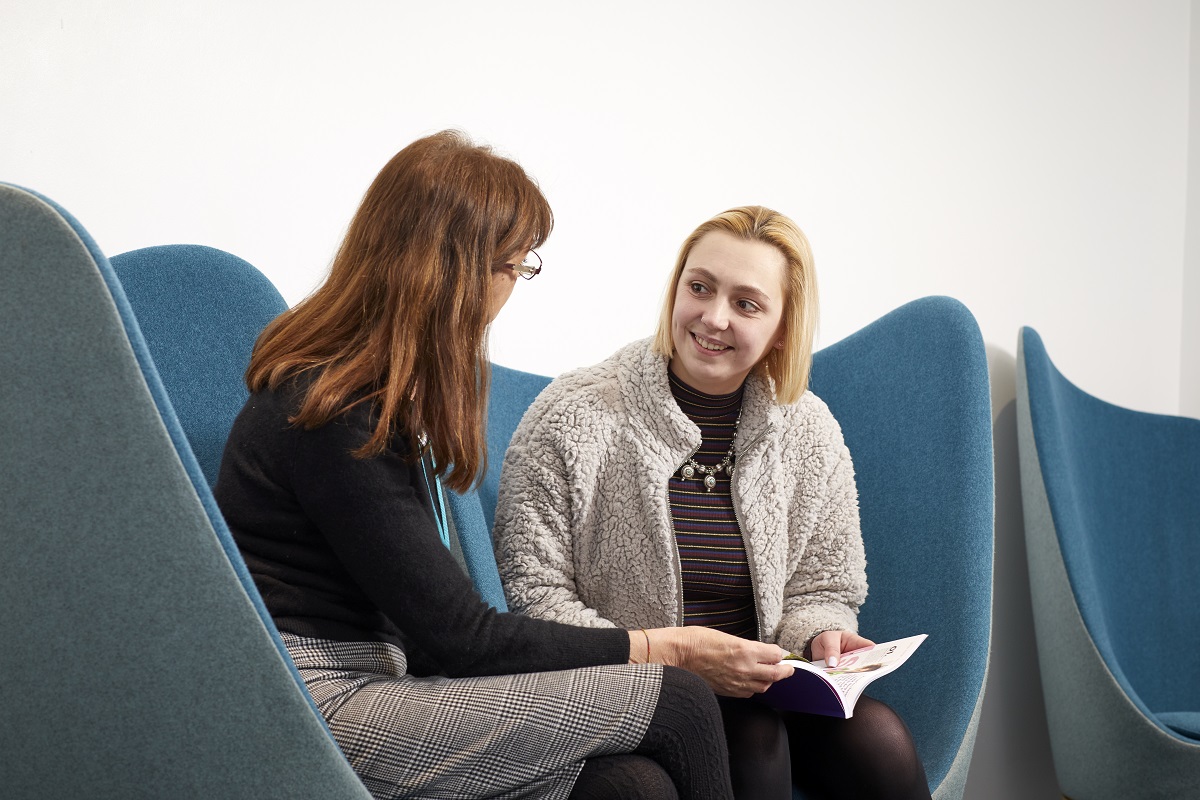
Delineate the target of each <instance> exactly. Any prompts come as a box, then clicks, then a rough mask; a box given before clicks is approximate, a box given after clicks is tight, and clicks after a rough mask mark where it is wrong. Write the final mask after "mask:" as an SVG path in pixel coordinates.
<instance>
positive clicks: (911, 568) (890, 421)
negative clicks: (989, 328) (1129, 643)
mask: <svg viewBox="0 0 1200 800" xmlns="http://www.w3.org/2000/svg"><path fill="white" fill-rule="evenodd" d="M812 390H813V392H814V393H816V394H817V395H818V396H819V397H821V398H822V399H823V400H824V401H825V402H826V403H828V404H829V408H830V409H831V410H832V411H833V414H834V416H835V417H837V420H838V422H839V423H840V424H841V426H842V433H843V435H844V436H845V438H846V445H847V446H848V447H849V448H850V454H851V456H853V458H854V472H855V478H856V480H857V482H858V494H859V508H860V513H861V517H862V530H863V540H864V543H865V545H866V551H867V579H868V582H869V584H870V594H869V596H868V597H867V602H866V605H864V606H863V608H862V611H861V613H860V617H859V629H860V630H861V631H862V632H863V633H864V634H865V635H867V636H869V637H870V638H872V639H874V640H876V641H886V640H888V639H896V638H899V637H903V636H910V635H913V634H917V633H927V634H929V638H928V639H927V640H926V642H925V644H924V645H922V646H921V649H920V650H918V651H917V653H916V655H915V656H913V658H912V660H911V661H909V663H908V664H906V665H905V666H904V667H903V668H902V669H900V670H899V671H898V672H895V673H893V674H891V675H889V676H887V677H886V678H884V679H883V680H881V681H879V682H878V683H875V684H872V686H871V690H870V693H871V694H872V695H873V696H875V697H877V698H878V699H880V700H883V701H884V702H886V703H888V704H889V705H891V706H892V707H893V708H895V709H896V710H897V711H898V712H900V714H901V716H903V717H904V719H905V721H907V722H908V725H909V728H911V729H912V733H913V736H914V738H915V740H916V743H917V749H918V751H919V752H920V754H921V759H922V761H923V762H924V764H925V772H926V776H927V777H928V778H929V785H930V787H931V789H932V790H933V796H934V798H936V800H944V799H945V798H961V797H962V793H963V788H964V786H965V784H966V778H967V767H968V766H969V764H970V760H971V752H972V750H973V748H974V744H975V732H976V730H977V726H978V723H979V712H980V709H981V708H982V705H983V687H984V680H985V677H986V674H987V660H988V652H989V647H990V642H991V608H992V606H991V600H992V552H993V524H994V516H993V506H994V490H993V482H992V416H991V398H990V392H989V388H988V371H987V357H986V354H985V352H984V346H983V338H982V336H981V335H980V333H979V327H978V325H977V324H976V322H975V319H974V317H972V316H971V313H970V312H969V311H968V310H967V309H966V307H965V306H963V305H962V304H961V303H959V302H957V301H955V300H952V299H950V298H947V297H927V298H924V299H921V300H917V301H914V302H911V303H908V304H907V305H904V306H902V307H900V308H898V309H896V310H895V311H892V312H891V313H890V314H888V315H886V316H884V317H883V318H881V319H879V320H876V321H875V322H873V323H872V324H870V325H868V326H867V327H865V328H863V329H862V330H860V331H858V332H857V333H854V334H852V335H851V336H848V337H847V338H845V339H843V340H842V341H840V342H837V343H835V344H833V345H830V346H829V347H827V348H824V349H823V350H821V351H820V352H818V353H817V354H816V355H815V357H814V359H813V369H812Z"/></svg>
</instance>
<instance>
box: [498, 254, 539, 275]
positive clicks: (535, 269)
mask: <svg viewBox="0 0 1200 800" xmlns="http://www.w3.org/2000/svg"><path fill="white" fill-rule="evenodd" d="M504 266H506V267H512V270H513V272H515V273H517V274H518V275H520V276H521V277H522V278H524V279H525V280H527V281H531V280H533V276H534V275H537V274H538V273H539V272H541V271H542V257H541V256H539V255H538V254H537V251H536V250H530V251H529V254H528V255H526V256H525V260H524V261H522V262H521V263H520V264H505V265H504Z"/></svg>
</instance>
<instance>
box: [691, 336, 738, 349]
mask: <svg viewBox="0 0 1200 800" xmlns="http://www.w3.org/2000/svg"><path fill="white" fill-rule="evenodd" d="M689 333H690V331H689ZM692 340H693V341H694V342H695V343H696V344H698V345H700V348H701V349H703V350H707V351H708V352H710V353H720V352H721V351H723V350H730V349H732V348H730V346H729V345H727V344H721V343H720V342H714V341H713V340H711V339H705V338H704V337H703V336H700V335H699V334H696V333H692Z"/></svg>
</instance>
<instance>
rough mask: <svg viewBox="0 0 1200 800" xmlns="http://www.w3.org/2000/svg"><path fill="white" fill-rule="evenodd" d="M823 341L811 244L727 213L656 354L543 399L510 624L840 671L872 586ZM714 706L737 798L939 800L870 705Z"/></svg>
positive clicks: (667, 321) (510, 592)
mask: <svg viewBox="0 0 1200 800" xmlns="http://www.w3.org/2000/svg"><path fill="white" fill-rule="evenodd" d="M816 323H817V287H816V278H815V274H814V271H813V262H812V255H811V252H810V249H809V245H808V242H807V240H806V239H805V237H804V235H803V233H802V232H801V231H800V229H799V228H798V227H797V226H796V225H795V224H794V223H793V222H792V221H791V220H790V219H788V218H787V217H785V216H783V215H782V214H779V213H777V212H775V211H772V210H770V209H766V208H762V207H759V206H748V207H743V208H735V209H732V210H730V211H727V212H725V213H723V214H719V215H717V216H716V217H713V218H712V219H710V220H708V221H707V222H705V223H704V224H702V225H700V226H699V227H698V228H697V229H696V230H695V231H693V232H692V234H691V235H690V236H689V237H688V238H687V240H686V241H685V242H684V244H683V247H682V248H681V250H680V253H679V257H678V260H677V262H676V264H675V268H674V271H673V273H672V275H671V282H670V288H669V291H668V293H667V297H666V302H665V305H664V308H663V311H662V315H661V319H660V320H659V325H658V331H657V333H656V335H655V336H654V337H653V338H651V339H647V340H643V341H639V342H634V343H633V344H630V345H628V346H626V347H625V348H623V349H621V350H620V351H618V352H617V353H616V354H615V355H613V356H612V357H611V358H609V359H608V360H607V361H604V362H602V363H600V364H598V365H596V366H594V367H590V368H586V369H582V370H578V371H575V372H572V373H568V374H566V375H564V376H562V377H560V378H559V379H557V380H556V381H554V382H553V383H551V385H550V386H549V387H548V388H547V389H546V390H545V391H544V392H543V393H542V394H541V396H539V397H538V399H537V400H536V401H535V402H534V404H533V405H532V406H531V408H530V409H529V411H528V413H527V414H526V415H525V418H524V419H523V420H522V422H521V425H520V427H519V428H518V430H517V432H516V434H515V436H514V437H513V440H512V444H511V445H510V449H509V451H508V454H507V456H506V458H505V464H504V470H503V475H502V478H501V486H500V495H499V505H498V508H497V514H496V537H497V538H496V542H497V551H498V556H499V561H500V568H501V577H502V579H503V580H504V584H505V591H506V594H507V596H508V598H509V602H510V604H511V606H512V607H513V609H514V610H519V611H522V612H524V613H526V614H529V615H531V616H534V617H538V618H541V619H545V620H554V621H558V622H565V623H570V624H574V625H590V626H593V627H596V628H601V629H603V628H612V627H617V628H626V629H629V628H665V627H667V626H686V627H706V628H710V629H715V630H721V631H724V632H727V633H730V634H732V635H734V636H737V637H741V638H744V639H747V640H754V641H761V642H769V643H773V644H778V645H780V646H781V647H783V648H785V649H787V650H789V651H792V652H805V653H808V654H809V655H811V656H812V657H815V658H824V659H826V661H827V662H829V663H830V664H831V665H834V664H836V661H837V657H838V656H839V655H840V654H841V653H843V652H846V651H848V650H851V649H855V648H858V647H862V646H865V645H867V644H870V641H869V640H867V639H865V638H863V637H862V636H859V635H858V633H857V612H858V608H859V606H860V605H861V604H862V602H863V601H864V600H865V599H866V594H867V581H866V572H865V567H866V565H865V559H864V554H863V545H862V537H861V534H860V531H859V522H858V501H857V490H856V488H855V483H854V470H853V466H852V463H851V459H850V453H849V452H848V451H847V449H846V446H845V444H844V443H843V441H842V435H841V430H840V428H839V427H838V424H837V421H836V420H835V419H834V418H833V415H832V414H830V412H829V409H828V408H827V407H826V406H825V404H824V403H822V402H821V400H820V399H819V398H817V397H816V396H815V395H813V394H812V393H811V392H809V391H807V387H808V371H809V365H810V364H811V360H812V345H813V337H814V330H815V328H816ZM704 677H705V678H706V679H707V680H708V682H709V684H710V685H711V686H712V687H713V689H714V690H715V691H716V692H717V694H718V695H722V697H721V703H720V704H721V711H722V716H723V721H724V727H725V732H726V740H727V743H728V746H729V751H730V765H731V772H732V776H733V784H734V791H735V795H736V796H737V797H740V798H758V799H761V798H780V800H783V799H784V798H789V797H791V791H792V786H793V783H794V784H795V785H797V786H801V787H803V788H804V789H806V790H807V791H808V792H809V793H811V794H812V795H813V796H819V797H845V798H869V797H898V798H913V797H919V798H928V797H929V790H928V787H927V785H926V780H925V774H924V770H923V767H922V765H921V762H920V760H919V759H918V757H917V755H916V751H915V748H914V746H913V743H912V739H911V736H910V735H909V733H908V730H907V727H906V726H905V725H904V723H903V721H902V720H900V719H899V718H898V717H897V716H896V715H895V713H894V712H892V711H891V709H889V708H888V707H887V706H885V705H883V704H882V703H879V702H876V701H872V700H870V699H869V698H867V699H866V700H867V702H866V705H865V706H864V705H859V706H858V707H856V709H855V715H854V717H853V718H852V719H850V720H840V719H839V720H834V719H829V718H825V717H816V716H812V715H804V714H793V713H781V712H777V711H775V710H774V709H771V708H769V707H767V706H765V705H763V704H760V703H758V702H757V701H754V700H748V699H745V698H749V697H750V696H751V695H753V694H755V693H757V692H761V691H762V689H763V688H764V687H763V686H762V685H761V684H760V683H758V682H756V681H754V680H749V679H742V678H741V677H739V676H738V675H736V674H732V673H729V672H723V673H719V674H708V675H704Z"/></svg>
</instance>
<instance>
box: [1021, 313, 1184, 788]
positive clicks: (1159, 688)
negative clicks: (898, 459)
mask: <svg viewBox="0 0 1200 800" xmlns="http://www.w3.org/2000/svg"><path fill="white" fill-rule="evenodd" d="M1017 434H1018V449H1019V453H1020V465H1021V497H1022V504H1023V506H1024V512H1025V538H1026V552H1027V554H1028V559H1029V582H1030V592H1031V595H1032V604H1033V617H1034V628H1035V634H1036V639H1037V647H1038V660H1039V665H1040V669H1041V678H1042V688H1043V693H1044V695H1045V700H1046V718H1047V722H1048V724H1049V730H1050V744H1051V749H1052V751H1053V756H1054V767H1055V772H1056V773H1057V776H1058V781H1059V785H1060V787H1061V788H1062V791H1063V792H1064V793H1065V794H1066V796H1067V797H1069V798H1071V799H1072V800H1105V798H1122V800H1123V799H1124V798H1130V797H1138V798H1155V797H1163V798H1168V797H1170V798H1176V797H1194V796H1196V795H1197V792H1198V791H1200V636H1198V635H1197V630H1200V605H1197V603H1196V602H1195V593H1196V585H1197V582H1198V581H1200V420H1195V419H1187V418H1183V417H1172V416H1165V415H1160V414H1145V413H1141V412H1137V411H1131V410H1129V409H1125V408H1121V407H1119V406H1115V405H1112V404H1111V403H1106V402H1104V401H1103V400H1100V399H1099V398H1097V397H1094V396H1092V395H1090V394H1088V393H1087V392H1085V391H1083V390H1082V389H1080V388H1079V387H1077V386H1075V385H1074V384H1072V383H1071V382H1070V381H1068V380H1067V379H1066V378H1065V377H1063V375H1062V373H1060V372H1059V371H1058V369H1057V368H1056V367H1055V366H1054V363H1053V362H1052V361H1051V360H1050V357H1049V355H1048V353H1047V351H1046V347H1045V345H1044V344H1043V343H1042V339H1041V337H1040V336H1038V334H1037V332H1036V331H1034V330H1033V329H1032V328H1023V329H1022V330H1021V333H1020V338H1019V341H1018V356H1017Z"/></svg>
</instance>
